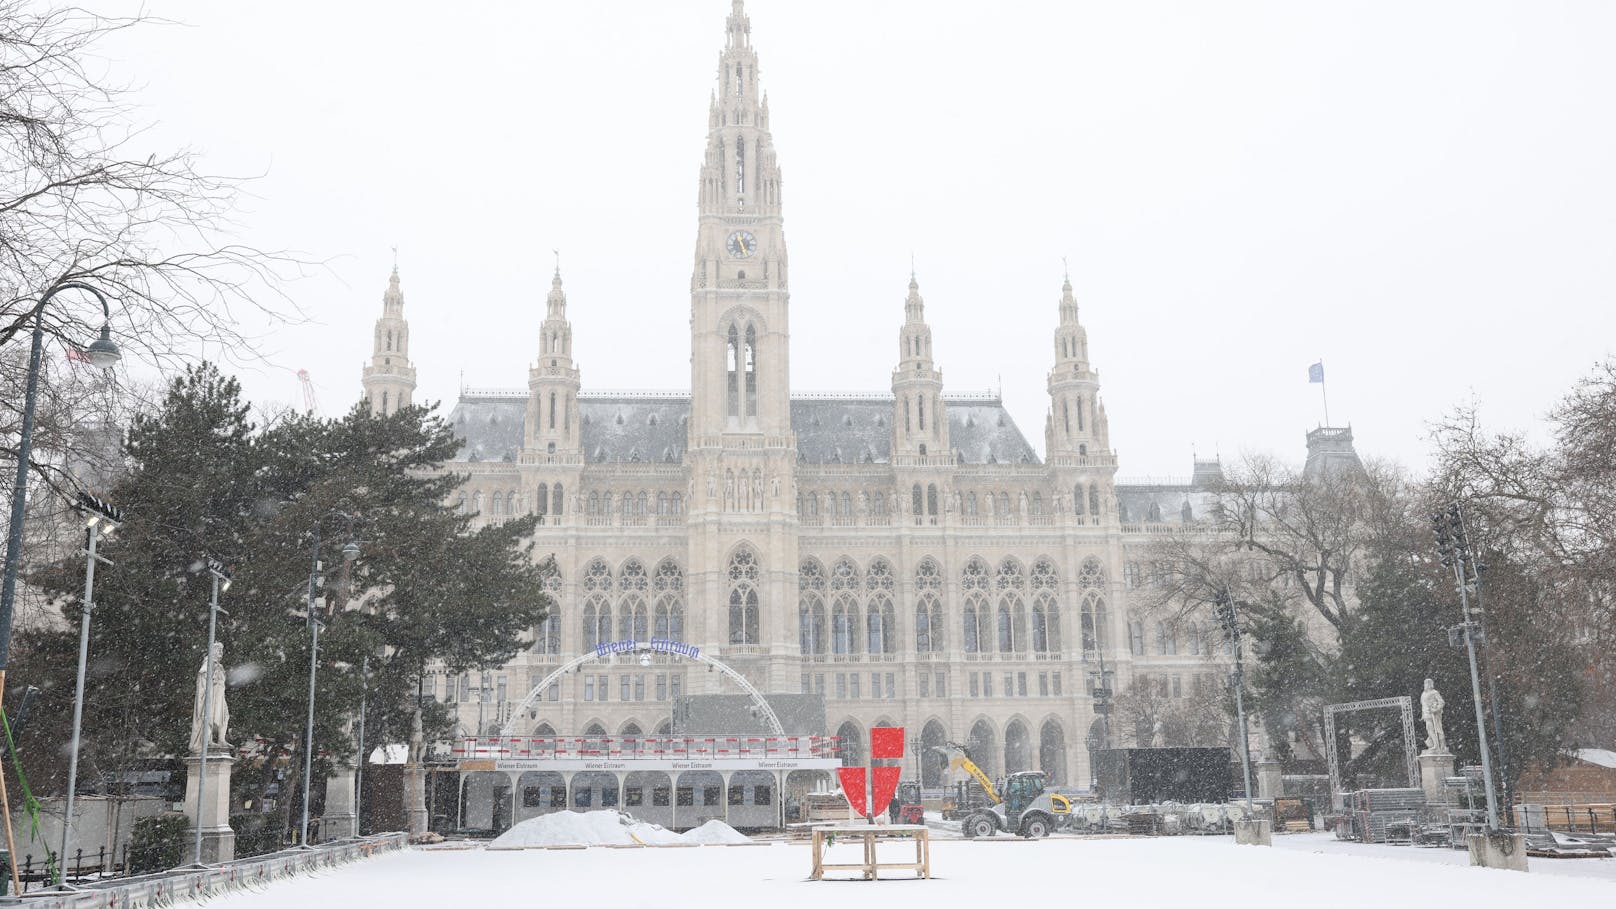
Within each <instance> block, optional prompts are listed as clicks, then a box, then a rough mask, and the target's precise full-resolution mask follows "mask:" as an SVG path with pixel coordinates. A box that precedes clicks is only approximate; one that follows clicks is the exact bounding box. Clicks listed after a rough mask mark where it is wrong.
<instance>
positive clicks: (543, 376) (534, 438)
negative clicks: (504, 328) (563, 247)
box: [522, 266, 580, 462]
mask: <svg viewBox="0 0 1616 909" xmlns="http://www.w3.org/2000/svg"><path fill="white" fill-rule="evenodd" d="M578 386H579V378H578V367H577V366H576V365H575V364H574V363H573V360H572V323H570V322H568V321H567V294H566V291H564V290H562V288H561V268H560V266H557V267H556V271H555V276H554V277H553V278H551V279H550V295H549V296H548V297H546V298H545V315H544V322H543V323H541V324H540V326H539V356H538V359H536V360H534V361H533V366H532V367H531V368H530V369H529V370H528V378H527V388H528V398H527V421H526V431H525V432H524V434H523V445H522V449H523V451H522V457H523V460H525V461H530V462H532V461H543V460H545V459H547V458H549V457H550V456H554V455H558V454H559V455H573V454H577V453H578V452H579V450H580V445H579V433H578Z"/></svg>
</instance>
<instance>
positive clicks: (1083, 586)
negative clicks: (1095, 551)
mask: <svg viewBox="0 0 1616 909" xmlns="http://www.w3.org/2000/svg"><path fill="white" fill-rule="evenodd" d="M1123 575H1124V577H1125V578H1126V577H1129V576H1131V577H1132V581H1131V582H1130V584H1131V586H1138V583H1139V564H1138V563H1137V562H1128V563H1126V564H1125V565H1124V566H1123ZM1077 586H1078V588H1079V589H1080V590H1081V591H1082V593H1081V594H1080V596H1082V598H1083V600H1082V605H1081V606H1080V607H1079V610H1080V613H1081V615H1080V617H1079V619H1078V621H1079V622H1080V623H1081V625H1082V628H1081V637H1082V642H1081V643H1082V645H1083V657H1084V659H1088V658H1089V657H1092V656H1094V655H1095V654H1096V653H1097V652H1098V650H1099V648H1101V647H1103V646H1105V642H1106V640H1107V634H1108V631H1107V620H1106V614H1105V588H1106V579H1105V568H1104V567H1102V566H1101V565H1100V560H1099V559H1096V558H1094V557H1092V556H1091V557H1089V558H1086V559H1084V560H1083V565H1082V567H1080V568H1079V569H1078V570H1077ZM1142 634H1143V632H1141V636H1142ZM1142 639H1143V638H1142V637H1141V640H1142ZM1141 646H1143V644H1141Z"/></svg>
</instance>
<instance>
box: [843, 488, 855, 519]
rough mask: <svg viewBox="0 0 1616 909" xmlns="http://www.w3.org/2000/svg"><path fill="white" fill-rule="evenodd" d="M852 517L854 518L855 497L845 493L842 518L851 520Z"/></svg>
mask: <svg viewBox="0 0 1616 909" xmlns="http://www.w3.org/2000/svg"><path fill="white" fill-rule="evenodd" d="M852 516H853V497H852V496H851V495H849V494H847V493H845V492H844V493H842V517H844V518H850V517H852Z"/></svg>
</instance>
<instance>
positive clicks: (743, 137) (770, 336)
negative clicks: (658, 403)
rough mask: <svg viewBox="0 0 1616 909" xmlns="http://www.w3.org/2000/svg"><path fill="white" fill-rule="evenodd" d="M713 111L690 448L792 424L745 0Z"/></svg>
mask: <svg viewBox="0 0 1616 909" xmlns="http://www.w3.org/2000/svg"><path fill="white" fill-rule="evenodd" d="M726 29H727V32H728V36H727V40H726V42H725V47H724V50H723V53H721V54H720V55H719V58H718V90H717V91H716V92H714V93H713V97H712V103H711V106H710V108H709V110H708V113H707V151H706V154H705V156H704V157H703V160H702V164H701V180H700V192H699V196H698V200H699V210H700V222H699V225H698V227H697V231H696V261H695V267H694V269H693V272H692V274H691V278H690V295H691V300H690V330H691V338H690V342H691V358H690V369H691V375H690V389H691V414H690V447H691V448H692V449H697V448H704V447H709V446H710V445H711V444H713V442H714V440H715V439H717V438H719V437H721V436H724V435H733V434H747V435H762V436H765V437H769V438H772V439H780V438H783V437H785V436H789V435H790V433H791V413H790V392H789V390H788V388H787V386H786V380H787V375H788V370H787V366H788V356H789V354H788V345H787V338H788V337H789V335H788V331H787V324H786V323H787V318H786V298H787V292H786V238H785V230H784V227H783V225H782V222H781V215H780V166H779V164H778V163H776V161H775V154H774V141H773V139H772V138H771V137H770V136H769V102H768V99H767V98H765V97H764V96H763V95H762V93H761V91H760V90H759V87H758V61H757V52H756V51H754V50H753V49H752V26H751V22H750V21H749V20H748V18H747V16H746V13H745V10H744V9H743V8H742V5H741V3H740V0H736V2H735V4H734V7H733V9H732V11H731V13H730V16H729V19H728V20H727V22H726Z"/></svg>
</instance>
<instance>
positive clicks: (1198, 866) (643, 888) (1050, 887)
mask: <svg viewBox="0 0 1616 909" xmlns="http://www.w3.org/2000/svg"><path fill="white" fill-rule="evenodd" d="M837 848H840V849H846V850H850V851H851V850H856V848H857V847H855V846H850V845H842V846H837V847H833V850H834V849H837ZM890 848H893V849H895V850H900V851H901V850H902V849H904V848H906V847H902V846H892V847H890ZM1467 861H1468V860H1467V858H1466V856H1465V854H1464V853H1463V852H1456V851H1450V850H1430V849H1412V848H1408V847H1388V846H1361V845H1358V844H1349V843H1340V842H1337V841H1335V840H1334V839H1333V838H1332V837H1330V836H1328V835H1323V834H1307V835H1298V836H1288V837H1276V838H1275V844H1274V846H1273V847H1272V848H1268V849H1263V848H1256V847H1246V846H1236V845H1234V843H1233V841H1232V840H1231V839H1230V838H1228V837H1174V838H1134V839H1077V838H1068V837H1053V838H1050V839H1045V840H1035V841H1028V840H1020V839H1007V838H996V839H993V840H987V841H979V842H971V841H964V840H937V841H934V842H933V846H932V867H933V873H934V875H935V877H934V878H933V879H932V880H930V881H922V880H914V879H912V878H907V879H906V876H904V875H901V874H900V875H897V876H896V877H895V878H894V879H892V880H885V879H883V880H881V881H878V882H875V883H873V884H872V883H865V882H862V881H848V882H843V881H830V880H826V881H820V882H811V881H808V880H807V876H808V870H809V850H808V846H807V845H806V844H805V843H802V842H773V843H763V844H756V845H747V846H722V845H712V846H699V847H690V848H666V847H663V848H649V847H648V848H630V849H620V848H618V849H614V848H606V847H592V848H588V849H576V850H572V849H569V850H554V849H526V850H514V851H505V850H496V849H486V848H473V849H466V848H425V849H419V848H418V849H411V850H407V851H404V852H401V853H395V854H390V855H385V856H381V857H378V858H375V859H371V860H368V861H363V862H358V863H355V864H350V865H346V866H342V867H340V868H337V869H335V870H333V871H330V872H327V873H324V874H321V875H318V876H313V877H300V878H294V879H291V880H283V881H279V882H276V883H274V884H271V885H269V886H268V887H267V888H266V889H264V890H262V891H258V892H245V891H243V892H236V893H232V894H229V895H226V896H224V897H223V898H221V899H219V900H216V901H210V904H211V905H215V906H224V907H228V909H259V907H264V909H268V907H281V906H293V905H295V906H303V907H324V906H339V905H346V906H351V905H361V904H362V905H376V906H386V907H388V909H417V907H421V909H426V907H440V906H448V905H460V904H464V903H466V902H467V901H468V900H476V901H482V900H485V899H489V898H493V899H505V898H509V897H517V896H520V897H522V898H524V899H529V898H530V899H535V900H537V899H542V900H544V901H545V902H559V903H566V902H569V901H579V902H587V904H588V905H590V906H591V907H594V909H612V907H617V906H625V907H627V906H645V905H653V904H658V903H660V904H663V905H669V906H688V905H698V904H701V903H706V902H711V901H717V902H719V903H721V904H723V905H732V906H772V907H780V909H790V907H797V906H822V905H832V906H836V907H838V909H863V907H866V906H868V907H877V906H882V907H885V906H890V905H894V903H893V901H894V900H899V901H903V903H905V904H910V903H909V901H911V900H922V901H924V903H925V904H926V905H929V906H934V907H952V906H973V907H980V906H986V905H1014V904H1020V903H1021V902H1022V901H1023V900H1032V899H1036V900H1040V901H1043V900H1060V901H1065V900H1070V901H1073V902H1079V901H1080V902H1084V903H1089V904H1102V905H1104V904H1111V905H1118V904H1124V903H1125V904H1127V905H1131V906H1184V905H1196V906H1247V905H1254V904H1257V903H1261V902H1267V901H1269V900H1276V899H1277V900H1283V901H1284V902H1287V903H1291V902H1302V903H1305V904H1307V905H1309V906H1313V907H1329V906H1417V905H1426V906H1435V905H1464V906H1469V907H1478V909H1479V907H1492V906H1500V907H1502V906H1511V907H1519V906H1543V905H1605V904H1608V903H1609V901H1610V900H1611V899H1612V897H1613V896H1616V889H1613V885H1616V859H1605V860H1578V861H1566V860H1558V861H1556V860H1544V859H1534V860H1532V863H1531V873H1529V874H1518V873H1511V872H1505V871H1495V870H1490V869H1484V868H1471V867H1469V866H1468V865H1467Z"/></svg>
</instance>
